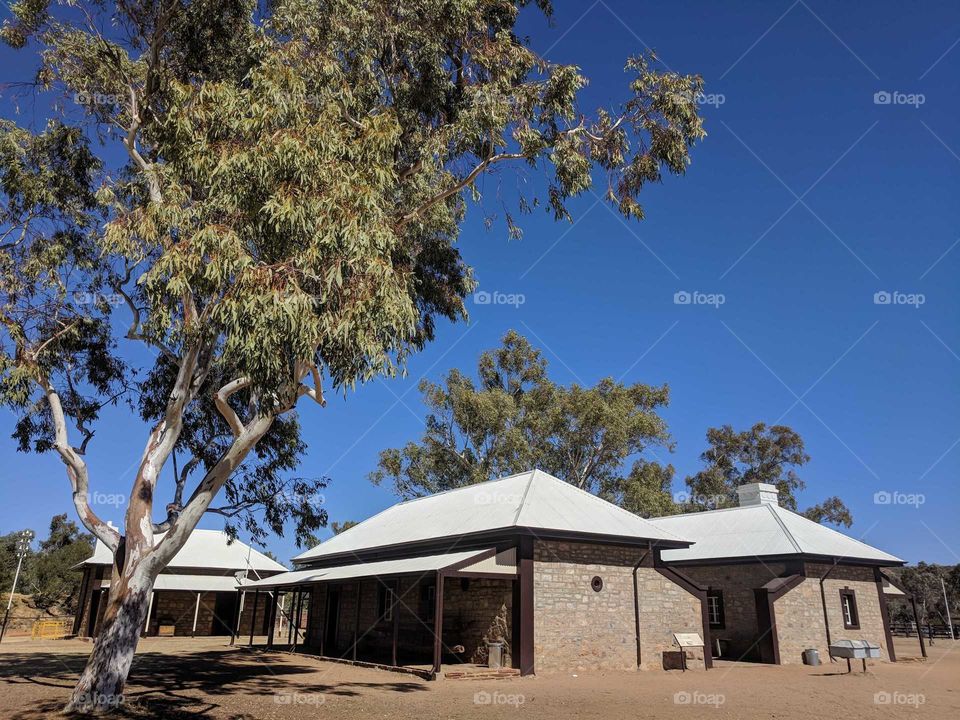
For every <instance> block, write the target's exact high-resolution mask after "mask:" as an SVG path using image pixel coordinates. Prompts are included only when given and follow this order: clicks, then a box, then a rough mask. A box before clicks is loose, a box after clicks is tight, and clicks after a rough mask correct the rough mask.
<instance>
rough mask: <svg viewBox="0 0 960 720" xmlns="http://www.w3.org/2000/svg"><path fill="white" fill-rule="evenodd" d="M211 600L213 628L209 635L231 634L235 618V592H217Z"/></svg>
mask: <svg viewBox="0 0 960 720" xmlns="http://www.w3.org/2000/svg"><path fill="white" fill-rule="evenodd" d="M214 598H215V599H214V601H213V629H212V631H211V633H210V634H211V635H232V634H233V627H231V626H232V625H233V623H234V622H236V618H237V593H232V592H218V593H217V594H216V595H215V596H214Z"/></svg>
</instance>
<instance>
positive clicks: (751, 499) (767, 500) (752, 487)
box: [737, 483, 780, 507]
mask: <svg viewBox="0 0 960 720" xmlns="http://www.w3.org/2000/svg"><path fill="white" fill-rule="evenodd" d="M777 495H778V493H777V486H776V485H769V484H767V483H749V484H748V485H741V486H740V487H738V488H737V499H738V501H739V503H738V504H739V505H740V507H753V506H755V505H779V504H780V503H779V501H778V499H777Z"/></svg>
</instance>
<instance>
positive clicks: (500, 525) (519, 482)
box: [293, 470, 685, 563]
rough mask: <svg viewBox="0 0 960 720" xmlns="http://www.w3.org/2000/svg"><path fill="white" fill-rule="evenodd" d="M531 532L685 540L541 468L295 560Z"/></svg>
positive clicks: (450, 497) (390, 519) (406, 506)
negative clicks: (490, 533)
mask: <svg viewBox="0 0 960 720" xmlns="http://www.w3.org/2000/svg"><path fill="white" fill-rule="evenodd" d="M510 528H530V529H532V530H534V531H536V530H542V531H547V530H553V531H561V532H577V533H590V534H593V535H618V536H627V537H636V538H643V539H649V540H668V541H672V542H684V541H685V540H684V539H683V538H681V537H679V536H677V535H676V534H674V533H673V532H672V531H671V530H669V528H661V527H658V526H656V525H654V524H652V523H651V522H650V521H648V520H644V519H643V518H641V517H638V516H637V515H634V514H633V513H631V512H628V511H626V510H624V509H622V508H619V507H617V506H616V505H613V504H612V503H609V502H607V501H606V500H601V499H600V498H598V497H597V496H596V495H592V494H591V493H588V492H586V491H584V490H580V489H579V488H576V487H574V486H573V485H571V484H570V483H566V482H564V481H563V480H559V479H558V478H555V477H553V476H552V475H550V474H548V473H545V472H543V471H542V470H529V471H527V472H524V473H519V474H517V475H510V476H509V477H505V478H501V479H499V480H491V481H490V482H485V483H479V484H477V485H470V486H468V487H464V488H458V489H456V490H448V491H446V492H441V493H437V494H436V495H428V496H427V497H422V498H417V499H415V500H408V501H406V502H402V503H398V504H396V505H393V506H391V507H389V508H387V509H386V510H384V511H383V512H381V513H379V514H377V515H374V516H373V517H371V518H369V519H368V520H365V521H364V522H362V523H360V524H358V525H355V526H353V527H351V528H350V529H349V530H345V531H343V532H342V533H340V534H339V535H335V536H333V537H332V538H330V539H329V540H326V541H325V542H322V543H320V544H319V545H317V546H316V547H314V548H312V549H310V550H307V551H306V552H304V553H301V554H300V555H298V556H297V557H295V558H294V559H293V560H294V562H295V563H304V562H309V561H310V560H315V559H318V558H322V557H327V556H331V555H339V554H350V553H355V552H359V551H361V550H369V549H372V548H382V547H389V546H394V545H403V544H406V543H412V542H419V541H424V540H439V539H442V538H445V537H453V536H459V535H468V534H473V533H480V532H485V531H492V530H507V529H510Z"/></svg>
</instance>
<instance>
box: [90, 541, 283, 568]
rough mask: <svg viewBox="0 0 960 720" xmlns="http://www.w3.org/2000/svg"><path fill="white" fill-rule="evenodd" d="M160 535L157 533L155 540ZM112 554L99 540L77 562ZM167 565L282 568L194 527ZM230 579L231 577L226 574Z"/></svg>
mask: <svg viewBox="0 0 960 720" xmlns="http://www.w3.org/2000/svg"><path fill="white" fill-rule="evenodd" d="M162 537H163V535H157V542H160V539H161V538H162ZM112 563H113V555H112V553H111V552H110V548H108V547H107V546H106V545H104V544H103V543H102V542H101V541H100V540H97V544H96V546H95V547H94V549H93V555H91V556H90V557H89V558H87V559H86V560H84V561H83V563H81V565H111V564H112ZM169 567H179V568H207V569H215V570H248V571H251V575H254V576H255V573H256V572H273V573H275V572H283V571H284V570H286V568H285V567H284V566H283V565H281V564H280V563H278V562H276V561H275V560H271V559H270V558H268V557H267V556H266V555H264V554H263V553H262V552H259V551H258V550H254V549H253V548H252V547H250V546H249V545H247V544H246V543H242V542H240V541H239V540H234V541H233V542H230V538H229V537H228V536H227V534H226V533H225V532H223V531H222V530H194V531H193V532H192V533H191V534H190V537H188V538H187V541H186V543H185V544H184V546H183V547H182V548H181V549H180V552H178V553H177V554H176V555H174V556H173V560H171V561H170V564H169ZM230 580H232V578H230Z"/></svg>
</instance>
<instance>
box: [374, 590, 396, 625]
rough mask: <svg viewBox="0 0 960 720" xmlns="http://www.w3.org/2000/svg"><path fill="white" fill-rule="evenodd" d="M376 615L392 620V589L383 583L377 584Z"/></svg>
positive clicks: (385, 619)
mask: <svg viewBox="0 0 960 720" xmlns="http://www.w3.org/2000/svg"><path fill="white" fill-rule="evenodd" d="M377 617H378V618H380V619H381V620H383V621H390V620H393V589H392V588H388V587H387V586H386V585H383V584H381V585H378V586H377Z"/></svg>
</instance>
